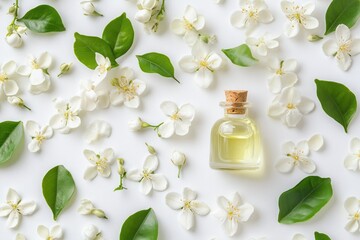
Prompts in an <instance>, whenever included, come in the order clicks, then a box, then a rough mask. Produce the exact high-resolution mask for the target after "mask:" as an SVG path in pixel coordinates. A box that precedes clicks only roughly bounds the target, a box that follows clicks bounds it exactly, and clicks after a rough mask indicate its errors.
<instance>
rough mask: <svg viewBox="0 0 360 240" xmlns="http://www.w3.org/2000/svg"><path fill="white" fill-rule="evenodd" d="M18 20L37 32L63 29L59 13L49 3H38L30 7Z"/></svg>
mask: <svg viewBox="0 0 360 240" xmlns="http://www.w3.org/2000/svg"><path fill="white" fill-rule="evenodd" d="M18 21H19V22H23V23H24V24H25V26H26V27H27V28H28V29H30V30H31V31H33V32H37V33H47V32H63V31H65V27H64V24H63V22H62V19H61V16H60V14H59V13H58V12H57V11H56V9H55V8H53V7H51V6H49V5H40V6H37V7H35V8H33V9H31V10H30V11H28V12H27V13H26V14H25V15H24V16H23V17H22V18H20V19H18Z"/></svg>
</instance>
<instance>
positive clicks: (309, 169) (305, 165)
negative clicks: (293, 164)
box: [299, 157, 316, 174]
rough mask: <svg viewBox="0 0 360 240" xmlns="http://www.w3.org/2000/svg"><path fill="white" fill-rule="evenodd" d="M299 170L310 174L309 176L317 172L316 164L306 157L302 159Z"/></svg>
mask: <svg viewBox="0 0 360 240" xmlns="http://www.w3.org/2000/svg"><path fill="white" fill-rule="evenodd" d="M299 168H300V169H301V170H302V171H303V172H305V173H308V174H310V173H313V172H315V171H316V165H315V163H314V162H313V161H312V160H310V159H308V158H304V157H302V158H301V160H300V164H299Z"/></svg>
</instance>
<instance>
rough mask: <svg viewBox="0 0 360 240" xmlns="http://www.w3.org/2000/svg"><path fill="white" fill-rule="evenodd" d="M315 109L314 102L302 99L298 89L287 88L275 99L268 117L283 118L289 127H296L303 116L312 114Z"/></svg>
mask: <svg viewBox="0 0 360 240" xmlns="http://www.w3.org/2000/svg"><path fill="white" fill-rule="evenodd" d="M314 108H315V104H314V102H313V101H311V100H310V99H308V98H306V97H302V96H301V95H300V93H299V92H298V90H297V89H296V88H294V87H287V88H285V89H284V90H283V91H282V92H281V93H280V94H279V95H278V96H276V97H275V99H274V100H273V102H272V104H271V105H270V107H269V110H268V115H269V116H270V117H274V118H281V120H282V122H283V123H284V124H286V125H287V126H288V127H296V126H297V125H298V124H299V123H300V122H301V120H302V118H303V115H304V114H308V113H310V112H312V111H313V110H314Z"/></svg>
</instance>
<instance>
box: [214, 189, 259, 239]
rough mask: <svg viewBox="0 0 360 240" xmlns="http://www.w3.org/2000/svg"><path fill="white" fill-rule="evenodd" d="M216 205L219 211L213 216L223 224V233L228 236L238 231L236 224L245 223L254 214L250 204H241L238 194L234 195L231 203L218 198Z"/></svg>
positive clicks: (221, 197) (223, 198) (225, 199)
mask: <svg viewBox="0 0 360 240" xmlns="http://www.w3.org/2000/svg"><path fill="white" fill-rule="evenodd" d="M218 205H219V207H220V209H218V210H217V211H215V213H214V216H215V217H216V218H218V219H219V220H220V221H221V222H222V223H223V224H224V227H225V231H226V233H227V234H228V235H229V236H234V234H235V233H236V232H237V230H238V223H239V222H247V221H248V220H249V218H250V217H251V215H252V214H253V212H254V207H253V206H252V205H251V204H249V203H243V204H241V199H240V195H239V193H235V194H234V195H233V198H232V200H231V201H230V200H228V199H227V198H225V197H223V196H220V197H219V198H218Z"/></svg>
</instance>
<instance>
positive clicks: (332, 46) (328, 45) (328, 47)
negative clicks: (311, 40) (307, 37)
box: [322, 39, 339, 56]
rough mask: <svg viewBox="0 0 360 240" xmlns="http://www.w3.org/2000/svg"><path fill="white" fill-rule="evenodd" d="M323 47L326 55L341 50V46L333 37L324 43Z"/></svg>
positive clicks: (331, 54)
mask: <svg viewBox="0 0 360 240" xmlns="http://www.w3.org/2000/svg"><path fill="white" fill-rule="evenodd" d="M322 49H323V51H324V53H325V55H326V56H333V55H334V54H335V53H336V52H337V51H338V50H339V46H338V45H337V43H336V41H335V40H332V39H331V40H328V41H326V42H325V43H324V45H323V46H322Z"/></svg>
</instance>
